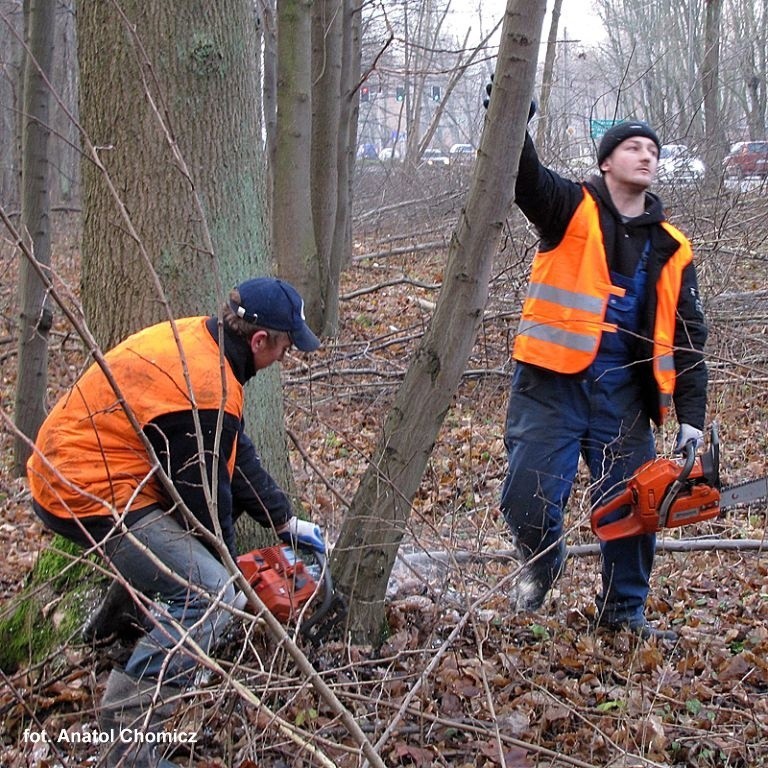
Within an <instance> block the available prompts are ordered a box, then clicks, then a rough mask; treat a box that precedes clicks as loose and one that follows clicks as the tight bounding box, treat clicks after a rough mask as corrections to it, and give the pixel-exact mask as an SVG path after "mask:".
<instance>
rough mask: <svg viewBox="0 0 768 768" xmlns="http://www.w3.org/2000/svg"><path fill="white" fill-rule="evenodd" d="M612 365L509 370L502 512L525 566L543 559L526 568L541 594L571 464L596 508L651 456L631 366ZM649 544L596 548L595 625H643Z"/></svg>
mask: <svg viewBox="0 0 768 768" xmlns="http://www.w3.org/2000/svg"><path fill="white" fill-rule="evenodd" d="M621 356H623V355H621V354H620V355H619V357H621ZM613 359H614V358H613V357H612V355H611V354H604V355H602V356H600V355H599V356H598V359H597V360H596V362H595V364H593V365H592V366H591V367H590V368H589V369H588V370H587V371H585V372H583V373H581V374H576V375H563V374H558V373H553V372H551V371H546V370H543V369H540V368H536V367H534V366H530V365H526V364H524V363H518V364H517V367H516V370H515V373H514V375H513V381H512V392H511V395H510V400H509V407H508V411H507V421H506V430H505V445H506V448H507V456H508V461H509V469H508V474H507V477H506V479H505V482H504V485H503V488H502V498H501V510H502V512H503V514H504V517H505V519H506V521H507V524H508V525H509V527H510V529H511V531H512V533H513V534H514V536H515V538H516V541H517V544H518V547H519V549H520V550H521V554H522V556H523V557H524V558H525V559H526V560H530V559H531V558H533V557H535V556H537V555H539V553H542V552H544V551H545V550H548V551H547V552H546V553H545V554H542V555H540V556H539V557H537V559H536V560H535V561H534V562H532V563H530V564H529V565H528V570H529V573H530V575H531V576H532V577H534V578H535V579H536V580H537V581H538V582H539V584H541V585H542V586H543V587H544V588H545V589H548V588H549V587H550V586H551V585H552V583H553V582H554V580H555V579H556V578H557V576H558V575H559V574H560V571H561V569H562V565H563V561H564V555H565V542H564V537H563V511H564V509H565V506H566V503H567V502H568V498H569V496H570V493H571V488H572V486H573V481H574V478H575V476H576V472H577V469H578V463H579V457H580V456H581V457H583V459H584V461H585V462H586V464H587V466H588V468H589V473H590V477H591V480H592V484H591V486H590V488H591V501H592V503H596V502H599V501H600V500H601V499H603V498H604V497H605V496H606V495H610V494H612V493H614V492H616V491H617V490H621V489H623V487H624V484H625V481H626V479H627V478H628V477H630V476H631V475H632V474H633V473H634V472H635V470H636V469H637V468H638V467H639V466H640V465H641V464H643V463H644V462H646V461H648V460H649V459H651V458H652V457H653V456H654V455H655V448H654V441H653V436H652V433H651V429H650V422H649V419H648V416H647V415H646V413H645V411H644V409H643V407H642V402H643V398H642V393H641V391H640V386H641V385H640V383H639V381H638V377H637V376H636V375H634V373H633V371H632V367H631V366H628V365H625V364H618V361H616V362H615V363H614V362H612V360H613ZM625 513H626V510H625V509H623V510H617V512H616V513H615V514H616V517H619V516H621V515H622V514H625ZM612 519H613V518H612ZM655 545H656V537H655V535H652V534H649V535H641V536H633V537H630V538H625V539H618V540H614V541H610V542H604V543H602V544H601V548H602V556H603V557H602V582H603V584H602V592H601V593H600V594H599V595H598V597H597V605H598V610H599V612H600V615H601V620H602V621H605V622H610V623H613V622H616V623H623V622H632V623H634V622H635V621H638V620H641V619H642V618H643V616H644V606H645V600H646V597H647V595H648V589H649V587H648V581H649V578H650V573H651V568H652V566H653V557H654V552H655Z"/></svg>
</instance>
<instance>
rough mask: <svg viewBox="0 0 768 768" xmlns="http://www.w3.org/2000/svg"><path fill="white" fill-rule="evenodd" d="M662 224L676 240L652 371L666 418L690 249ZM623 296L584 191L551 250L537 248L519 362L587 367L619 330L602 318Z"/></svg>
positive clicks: (562, 369)
mask: <svg viewBox="0 0 768 768" xmlns="http://www.w3.org/2000/svg"><path fill="white" fill-rule="evenodd" d="M661 226H662V227H663V228H664V229H665V230H666V231H667V233H668V234H669V235H670V236H671V237H672V238H674V239H675V240H676V241H677V243H678V244H679V248H678V249H677V250H676V251H675V253H674V254H673V255H672V257H671V258H670V259H669V260H668V261H667V262H666V263H665V264H664V266H663V267H662V270H661V274H660V275H659V278H658V281H657V282H656V295H657V306H656V317H655V323H654V329H653V374H654V378H655V380H656V384H657V386H658V389H659V406H660V411H661V418H662V420H663V418H664V416H665V414H666V413H667V411H668V410H669V408H670V406H671V404H672V395H673V393H674V390H675V361H674V339H675V324H676V313H677V301H678V298H679V296H680V285H681V282H682V275H683V270H684V269H685V268H686V267H687V266H688V264H690V263H691V261H692V259H693V253H692V250H691V246H690V244H689V242H688V240H687V238H686V237H685V236H684V235H683V234H682V233H681V232H680V231H679V230H677V229H675V227H673V226H672V225H671V224H669V223H667V222H662V223H661ZM624 293H625V290H624V289H623V288H619V287H618V286H615V285H613V284H612V283H611V275H610V272H609V270H608V260H607V257H606V254H605V246H604V244H603V233H602V230H601V229H600V216H599V213H598V208H597V203H596V202H595V199H594V198H593V197H592V196H591V195H590V194H589V193H588V192H587V191H586V190H584V198H583V200H582V202H581V203H580V204H579V206H578V208H577V209H576V211H575V213H574V214H573V216H572V218H571V220H570V222H569V224H568V228H567V229H566V232H565V235H564V236H563V239H562V240H561V241H560V243H559V244H558V245H557V247H555V248H553V249H552V250H551V251H545V252H542V251H539V252H538V253H537V254H536V257H535V258H534V261H533V270H532V273H531V280H530V284H529V286H528V295H527V296H526V299H525V303H524V304H523V312H522V316H521V319H520V326H519V328H518V331H517V336H516V337H515V345H514V350H513V356H514V358H515V360H520V361H521V362H524V363H530V364H532V365H537V366H539V367H541V368H546V369H548V370H550V371H556V372H557V373H579V372H581V371H583V370H585V369H586V368H587V367H589V365H591V364H592V362H593V361H594V359H595V357H596V356H597V351H598V349H599V347H600V339H601V337H602V334H603V333H604V332H607V333H616V331H617V328H616V326H615V325H614V324H612V323H606V322H605V313H606V309H607V307H608V300H609V298H610V296H612V295H614V296H623V295H624Z"/></svg>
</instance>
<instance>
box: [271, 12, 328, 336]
mask: <svg viewBox="0 0 768 768" xmlns="http://www.w3.org/2000/svg"><path fill="white" fill-rule="evenodd" d="M310 7H311V2H310V1H309V0H280V2H279V3H278V4H277V86H278V87H277V136H276V145H275V165H274V168H273V175H272V178H273V185H274V186H273V191H272V217H273V218H272V236H273V238H274V248H275V255H276V258H277V265H278V272H279V274H280V276H281V277H284V278H285V279H286V280H288V281H289V282H291V283H292V284H293V285H294V286H295V287H296V288H297V290H298V291H299V293H301V295H302V297H303V298H304V302H305V306H304V310H305V313H306V317H307V322H308V323H309V325H310V326H311V327H312V328H313V329H315V330H319V327H320V325H321V323H322V312H323V306H322V295H321V290H320V284H321V283H320V272H319V269H318V267H319V264H318V259H317V245H316V243H315V230H314V227H313V222H312V194H311V187H310V184H311V179H312V175H311V162H310V147H311V140H312V72H311V57H310V56H309V50H310V45H311V42H310V41H311V15H310Z"/></svg>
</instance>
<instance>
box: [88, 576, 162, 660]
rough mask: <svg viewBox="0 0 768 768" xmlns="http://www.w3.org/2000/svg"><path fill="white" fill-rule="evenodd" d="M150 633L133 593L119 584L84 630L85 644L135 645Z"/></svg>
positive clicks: (89, 618)
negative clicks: (118, 643) (147, 632)
mask: <svg viewBox="0 0 768 768" xmlns="http://www.w3.org/2000/svg"><path fill="white" fill-rule="evenodd" d="M148 629H151V626H150V621H149V618H148V617H147V615H146V614H145V613H144V612H143V611H142V610H141V608H140V607H139V606H138V605H137V604H136V602H135V601H134V599H133V597H132V596H131V593H130V592H129V591H128V590H127V589H126V588H125V587H124V586H123V585H122V583H121V582H119V581H113V582H112V583H111V584H110V585H109V589H107V593H106V594H105V595H104V598H103V599H102V601H101V603H100V604H99V605H98V606H97V607H96V609H95V610H94V611H93V613H91V615H90V616H89V617H88V620H87V621H86V622H85V626H84V627H83V640H84V641H85V642H86V643H108V642H115V641H118V640H119V641H121V642H123V643H125V644H127V645H132V644H133V643H134V642H135V641H136V640H138V639H139V638H140V637H141V636H142V635H143V634H144V633H145V632H146V631H148Z"/></svg>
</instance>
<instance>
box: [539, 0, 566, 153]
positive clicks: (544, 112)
mask: <svg viewBox="0 0 768 768" xmlns="http://www.w3.org/2000/svg"><path fill="white" fill-rule="evenodd" d="M562 7H563V0H555V2H554V5H553V6H552V20H551V22H550V25H549V35H548V36H547V50H546V53H545V54H544V71H543V72H542V74H541V98H540V99H539V121H538V123H537V125H536V146H537V147H539V151H541V150H542V149H543V150H544V152H543V153H542V155H543V157H545V158H546V157H548V156H549V155H548V153H551V151H552V146H551V143H552V136H551V128H552V116H551V115H550V113H549V95H550V93H551V92H552V80H553V78H554V73H555V54H556V53H557V30H558V27H559V25H560V11H561V9H562ZM565 45H568V42H567V41H566V42H565Z"/></svg>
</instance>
